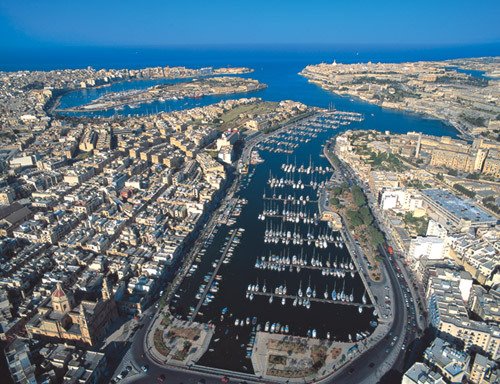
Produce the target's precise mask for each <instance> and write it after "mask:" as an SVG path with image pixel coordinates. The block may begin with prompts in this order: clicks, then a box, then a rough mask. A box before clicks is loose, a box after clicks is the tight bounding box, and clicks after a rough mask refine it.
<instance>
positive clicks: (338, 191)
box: [332, 187, 344, 196]
mask: <svg viewBox="0 0 500 384" xmlns="http://www.w3.org/2000/svg"><path fill="white" fill-rule="evenodd" d="M332 192H333V194H334V195H335V196H338V195H341V194H342V192H344V191H343V189H342V187H334V188H333V190H332Z"/></svg>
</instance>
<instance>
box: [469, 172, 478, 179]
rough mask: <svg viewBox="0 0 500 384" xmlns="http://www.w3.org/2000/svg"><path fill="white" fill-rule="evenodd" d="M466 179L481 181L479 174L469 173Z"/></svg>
mask: <svg viewBox="0 0 500 384" xmlns="http://www.w3.org/2000/svg"><path fill="white" fill-rule="evenodd" d="M466 177H467V178H468V179H470V180H479V173H469V174H468V175H467V176H466Z"/></svg>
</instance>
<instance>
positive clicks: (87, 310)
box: [26, 279, 117, 345]
mask: <svg viewBox="0 0 500 384" xmlns="http://www.w3.org/2000/svg"><path fill="white" fill-rule="evenodd" d="M116 317H117V310H116V305H115V302H114V299H113V295H112V293H111V289H110V287H109V285H108V282H107V280H106V279H104V282H103V287H102V297H101V298H100V299H98V300H97V301H96V302H93V301H86V300H82V301H81V302H80V304H79V305H75V303H74V299H73V296H72V294H71V293H68V294H67V293H66V292H65V291H64V290H63V289H62V287H61V284H59V283H58V284H57V287H56V289H55V290H54V292H52V295H51V297H50V301H49V302H48V303H47V304H46V305H42V306H40V307H39V309H38V313H37V314H36V315H35V316H34V317H33V318H31V319H30V320H29V321H28V323H27V324H26V330H27V332H28V334H29V335H30V336H31V337H33V336H41V337H46V338H51V339H56V340H59V341H74V342H80V343H84V344H89V345H94V344H95V343H96V342H97V341H98V340H99V339H100V338H101V337H102V336H103V335H104V334H105V332H106V329H107V328H108V326H109V325H110V323H111V322H112V321H113V319H114V318H116Z"/></svg>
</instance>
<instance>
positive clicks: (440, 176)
mask: <svg viewBox="0 0 500 384" xmlns="http://www.w3.org/2000/svg"><path fill="white" fill-rule="evenodd" d="M436 178H437V179H438V180H441V181H444V176H443V174H442V173H438V174H437V175H436Z"/></svg>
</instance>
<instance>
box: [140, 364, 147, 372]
mask: <svg viewBox="0 0 500 384" xmlns="http://www.w3.org/2000/svg"><path fill="white" fill-rule="evenodd" d="M141 370H142V372H147V371H148V370H149V366H148V365H141Z"/></svg>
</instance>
